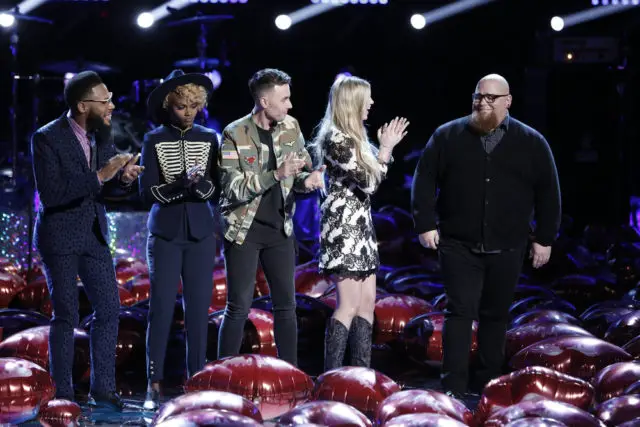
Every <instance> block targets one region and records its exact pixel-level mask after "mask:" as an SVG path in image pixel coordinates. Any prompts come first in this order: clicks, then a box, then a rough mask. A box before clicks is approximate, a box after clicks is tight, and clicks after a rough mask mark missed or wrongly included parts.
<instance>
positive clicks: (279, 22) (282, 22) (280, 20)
mask: <svg viewBox="0 0 640 427" xmlns="http://www.w3.org/2000/svg"><path fill="white" fill-rule="evenodd" d="M276 27H278V28H279V29H281V30H287V29H289V27H291V17H289V15H278V16H277V17H276Z"/></svg>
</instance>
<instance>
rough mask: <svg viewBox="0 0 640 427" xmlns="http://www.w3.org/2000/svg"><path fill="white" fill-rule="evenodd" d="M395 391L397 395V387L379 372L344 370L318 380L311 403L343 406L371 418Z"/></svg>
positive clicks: (324, 375)
mask: <svg viewBox="0 0 640 427" xmlns="http://www.w3.org/2000/svg"><path fill="white" fill-rule="evenodd" d="M397 391H400V386H399V385H398V384H396V383H395V381H393V380H392V379H391V378H389V377H387V376H386V375H384V374H381V373H380V372H377V371H375V370H373V369H369V368H361V367H353V366H344V367H342V368H338V369H333V370H331V371H328V372H325V373H324V374H322V375H320V376H319V377H318V379H317V380H316V384H315V387H314V388H313V393H312V399H313V400H331V401H334V402H343V403H346V404H347V405H351V406H353V407H354V408H356V409H357V410H359V411H360V412H362V413H363V414H365V415H366V416H367V417H369V418H373V416H374V415H375V413H376V411H377V410H378V405H380V403H381V402H382V401H383V400H384V399H386V398H387V397H389V396H390V395H391V394H393V393H395V392H397Z"/></svg>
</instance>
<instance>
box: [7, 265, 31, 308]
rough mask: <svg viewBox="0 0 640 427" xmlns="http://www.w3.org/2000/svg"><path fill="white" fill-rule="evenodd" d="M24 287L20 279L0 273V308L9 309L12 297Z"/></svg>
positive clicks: (24, 283) (24, 284)
mask: <svg viewBox="0 0 640 427" xmlns="http://www.w3.org/2000/svg"><path fill="white" fill-rule="evenodd" d="M26 286H27V283H26V282H25V281H24V279H23V278H22V277H20V276H17V275H15V274H11V273H5V272H1V271H0V308H7V307H9V303H10V302H11V300H12V299H13V297H14V296H15V295H16V294H17V293H18V292H20V291H21V290H22V289H24V288H25V287H26Z"/></svg>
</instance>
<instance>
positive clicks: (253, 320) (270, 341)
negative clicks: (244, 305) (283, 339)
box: [207, 308, 278, 359]
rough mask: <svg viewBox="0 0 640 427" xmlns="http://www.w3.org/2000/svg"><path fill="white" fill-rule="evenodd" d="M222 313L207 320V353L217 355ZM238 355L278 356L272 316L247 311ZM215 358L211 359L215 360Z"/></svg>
mask: <svg viewBox="0 0 640 427" xmlns="http://www.w3.org/2000/svg"><path fill="white" fill-rule="evenodd" d="M223 317H224V311H218V312H216V313H215V314H214V315H212V316H211V317H210V318H209V340H208V342H207V348H208V349H209V350H208V352H209V353H210V354H211V355H217V348H218V331H219V330H220V325H221V324H222V319H223ZM240 354H262V355H264V356H273V357H277V356H278V349H277V347H276V340H275V336H274V334H273V314H272V313H271V312H269V311H265V310H260V309H258V308H251V309H249V316H248V318H247V321H246V322H245V324H244V335H243V338H242V345H241V347H240ZM215 358H216V356H214V357H213V359H215Z"/></svg>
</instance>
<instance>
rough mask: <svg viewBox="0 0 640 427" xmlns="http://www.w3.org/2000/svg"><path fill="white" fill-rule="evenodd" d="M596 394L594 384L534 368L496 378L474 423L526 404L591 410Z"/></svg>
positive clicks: (482, 402) (489, 385)
mask: <svg viewBox="0 0 640 427" xmlns="http://www.w3.org/2000/svg"><path fill="white" fill-rule="evenodd" d="M594 393H595V391H594V388H593V386H592V385H591V384H589V383H588V382H586V381H584V380H581V379H579V378H574V377H570V376H569V375H566V374H562V373H560V372H558V371H554V370H552V369H549V368H543V367H541V366H531V367H528V368H524V369H521V370H519V371H516V372H512V373H510V374H507V375H503V376H501V377H498V378H495V379H493V380H491V381H489V383H488V384H487V385H486V386H485V388H484V390H483V392H482V397H481V398H480V402H479V403H478V408H477V409H476V414H475V419H476V423H477V424H478V425H482V423H484V421H485V420H486V419H487V418H488V417H489V416H490V415H491V414H493V413H495V412H497V411H499V410H500V409H503V408H506V407H509V406H511V405H514V404H517V403H520V402H522V401H525V400H545V399H549V400H555V401H559V402H565V403H568V404H570V405H573V406H575V407H577V408H580V409H584V410H585V411H586V410H588V409H589V406H590V405H591V401H592V400H593V395H594Z"/></svg>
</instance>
